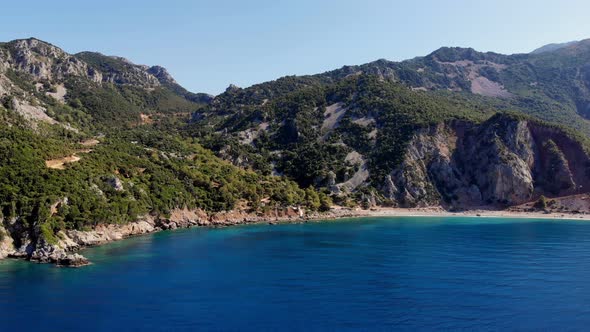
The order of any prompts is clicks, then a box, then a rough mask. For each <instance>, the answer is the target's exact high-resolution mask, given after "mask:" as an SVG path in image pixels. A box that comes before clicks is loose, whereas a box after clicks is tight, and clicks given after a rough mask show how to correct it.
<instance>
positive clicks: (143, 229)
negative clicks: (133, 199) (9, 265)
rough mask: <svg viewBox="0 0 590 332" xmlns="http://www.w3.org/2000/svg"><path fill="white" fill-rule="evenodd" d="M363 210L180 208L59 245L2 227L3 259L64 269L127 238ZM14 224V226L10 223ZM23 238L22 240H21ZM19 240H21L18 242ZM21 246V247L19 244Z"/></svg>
mask: <svg viewBox="0 0 590 332" xmlns="http://www.w3.org/2000/svg"><path fill="white" fill-rule="evenodd" d="M362 215H364V214H363V213H361V212H360V211H354V210H349V209H341V210H332V211H329V212H325V213H317V212H314V213H306V212H305V211H304V210H303V209H299V208H293V207H290V208H282V209H276V210H272V211H270V212H267V213H262V214H254V213H247V212H244V211H229V212H220V213H215V214H207V213H206V212H205V211H202V210H189V209H176V210H173V211H172V212H171V214H170V217H168V218H162V217H157V216H150V215H147V216H143V217H141V218H139V219H138V220H137V221H135V222H132V223H128V224H124V225H116V224H100V225H97V226H96V227H94V229H92V230H88V231H83V230H67V231H60V232H59V233H58V234H56V238H57V243H49V242H48V241H47V240H45V239H44V238H43V237H42V236H40V232H39V231H38V230H36V231H34V232H28V233H27V232H25V233H24V234H15V230H12V232H9V231H7V229H6V227H5V226H2V225H1V224H0V234H2V235H3V236H1V237H0V259H3V258H18V259H25V260H29V261H32V262H37V263H53V264H55V265H57V266H63V267H81V266H85V265H89V264H90V263H91V262H90V261H89V260H88V259H86V258H85V257H84V256H82V255H80V254H79V253H77V252H78V251H79V250H81V249H83V248H86V247H92V246H98V245H102V244H106V243H110V242H114V241H119V240H123V239H125V238H129V237H133V236H139V235H144V234H150V233H155V232H159V231H164V230H174V229H179V228H192V227H227V226H234V225H242V224H255V223H271V224H274V223H285V222H286V223H292V222H305V221H309V220H317V219H336V218H345V217H358V216H362ZM4 224H5V225H6V223H4ZM8 224H9V225H10V223H8ZM19 236H20V237H19ZM15 237H16V238H17V239H15ZM16 243H19V244H20V245H17V244H16Z"/></svg>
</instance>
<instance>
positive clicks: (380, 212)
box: [359, 208, 590, 220]
mask: <svg viewBox="0 0 590 332" xmlns="http://www.w3.org/2000/svg"><path fill="white" fill-rule="evenodd" d="M361 211H362V212H360V211H359V212H360V213H359V217H363V216H365V217H396V216H399V217H487V218H526V219H574V220H590V214H587V213H563V212H551V213H545V212H542V211H538V212H537V211H535V212H528V211H513V210H487V209H474V210H468V211H459V212H451V211H446V210H444V209H442V208H412V209H406V208H375V209H371V210H361Z"/></svg>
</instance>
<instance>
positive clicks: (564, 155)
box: [383, 116, 590, 208]
mask: <svg viewBox="0 0 590 332" xmlns="http://www.w3.org/2000/svg"><path fill="white" fill-rule="evenodd" d="M589 163H590V159H589V158H588V155H587V153H586V152H585V151H584V149H583V147H582V146H581V145H580V143H578V142H576V141H575V140H573V139H571V138H569V137H568V136H567V135H566V134H565V133H563V132H562V131H560V130H557V129H552V128H550V127H546V126H543V125H539V124H537V123H533V122H528V121H525V120H517V119H513V118H510V117H504V116H495V117H493V118H492V119H490V120H488V121H486V122H484V123H482V124H479V125H476V124H472V123H466V122H460V121H454V122H450V123H441V124H439V125H436V126H433V127H430V128H427V129H423V130H420V131H419V132H418V133H417V134H416V135H415V136H414V137H413V138H412V140H411V141H410V143H409V145H408V148H407V152H406V154H405V157H404V160H403V162H402V164H401V165H400V166H399V167H398V168H397V169H395V170H394V171H393V172H392V173H391V174H390V175H388V176H387V177H386V178H385V181H384V184H383V192H384V193H385V195H386V197H387V198H389V199H390V200H391V201H392V202H394V204H397V205H401V206H428V205H436V204H443V205H447V206H451V207H458V208H468V207H474V206H484V205H514V204H520V203H523V202H527V201H529V200H531V199H533V198H534V197H535V196H538V195H540V194H545V195H549V196H563V195H569V194H573V193H579V192H583V191H586V190H588V186H589V178H588V165H589Z"/></svg>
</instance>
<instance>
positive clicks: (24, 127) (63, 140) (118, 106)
mask: <svg viewBox="0 0 590 332" xmlns="http://www.w3.org/2000/svg"><path fill="white" fill-rule="evenodd" d="M208 98H209V97H207V96H205V95H202V94H193V93H190V92H188V91H186V90H184V89H183V88H182V87H180V86H179V85H178V84H176V82H175V81H174V80H173V79H172V78H171V77H170V75H168V74H167V73H166V71H165V70H164V69H163V68H161V67H147V66H139V65H134V64H131V63H129V62H128V61H126V60H123V59H121V58H115V57H106V56H103V55H100V54H97V53H82V54H78V55H70V54H67V53H65V52H63V51H62V50H60V49H59V48H57V47H55V46H53V45H50V44H48V43H45V42H41V41H39V40H36V39H28V40H19V41H14V42H10V43H6V44H2V45H0V99H1V100H2V101H3V103H2V104H1V105H0V258H4V257H5V256H7V255H9V256H12V257H25V258H29V259H35V260H40V261H53V262H57V263H63V264H69V263H70V262H72V261H74V263H75V261H76V260H77V258H76V257H71V256H70V255H68V254H67V250H69V249H71V247H70V246H71V245H72V243H74V239H71V238H69V237H68V235H66V232H71V231H79V230H87V231H89V230H92V229H94V228H96V227H102V226H101V225H105V224H107V225H108V224H112V225H118V226H117V227H120V225H126V224H128V223H131V222H136V221H138V220H145V219H146V218H148V219H151V220H155V222H157V224H158V225H160V226H158V227H164V228H165V227H172V226H170V223H171V224H174V225H176V223H175V222H170V223H168V221H167V220H170V218H172V217H173V216H174V215H178V214H179V213H180V214H181V215H182V214H183V213H184V212H182V211H191V212H190V214H189V215H193V216H198V219H199V223H202V222H205V221H203V220H208V218H213V217H214V216H215V214H218V213H221V212H223V211H231V210H234V209H237V210H239V211H240V213H250V214H252V215H257V214H260V215H269V216H271V215H276V213H277V211H282V210H283V209H284V208H293V207H294V208H299V207H301V209H306V210H309V211H315V210H318V209H321V208H325V207H326V206H329V199H328V198H327V197H326V196H321V195H319V194H318V193H317V192H315V191H313V190H307V191H305V190H302V189H300V188H299V187H298V186H297V185H296V184H295V183H294V182H292V181H289V180H287V179H284V178H279V177H274V176H267V175H260V174H257V173H255V172H253V171H250V170H244V169H240V168H238V167H235V166H233V165H231V164H230V163H228V162H225V161H223V160H221V159H219V158H217V157H215V156H214V155H213V154H212V153H211V152H210V151H209V150H206V149H204V148H203V147H201V146H200V145H199V144H198V143H196V142H194V141H193V140H192V139H191V138H186V137H182V136H180V135H178V134H177V133H176V130H175V128H176V126H179V125H181V124H183V123H186V122H187V121H188V119H189V117H190V113H191V112H192V111H194V110H196V109H199V108H200V107H202V106H203V102H206V101H207V100H208ZM161 127H165V128H166V130H162V129H161ZM187 213H188V212H187ZM194 218H197V217H194ZM244 218H245V217H242V219H244ZM183 220H184V219H182V218H181V219H180V220H176V221H177V222H178V223H180V224H183V225H190V223H189V224H187V223H186V222H185V221H183ZM193 221H194V222H195V223H196V222H197V221H195V220H192V221H191V222H193ZM154 227H155V226H152V227H151V228H150V229H152V230H153V229H155V228H154ZM174 227H176V226H174ZM135 231H136V228H135V227H131V228H130V229H129V232H128V234H133V233H134V232H135ZM76 236H80V235H76ZM78 240H79V241H82V240H80V239H78ZM83 243H84V242H83ZM68 248H69V249H68ZM76 264H77V263H76Z"/></svg>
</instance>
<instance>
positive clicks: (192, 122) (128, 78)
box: [0, 38, 590, 260]
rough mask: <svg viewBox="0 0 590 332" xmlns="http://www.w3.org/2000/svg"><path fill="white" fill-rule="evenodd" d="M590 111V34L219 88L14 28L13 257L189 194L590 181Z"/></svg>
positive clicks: (468, 202)
mask: <svg viewBox="0 0 590 332" xmlns="http://www.w3.org/2000/svg"><path fill="white" fill-rule="evenodd" d="M589 119H590V40H582V41H578V42H570V43H564V44H551V45H547V46H544V47H541V48H539V49H537V50H535V51H533V52H531V53H530V54H514V55H502V54H497V53H491V52H487V53H481V52H477V51H475V50H473V49H471V48H457V47H443V48H440V49H438V50H436V51H434V52H433V53H431V54H429V55H427V56H424V57H417V58H414V59H411V60H407V61H402V62H392V61H387V60H377V61H375V62H371V63H367V64H363V65H358V66H345V67H342V68H340V69H336V70H333V71H329V72H325V73H321V74H317V75H307V76H288V77H283V78H279V79H277V80H275V81H270V82H265V83H261V84H257V85H253V86H251V87H248V88H239V87H236V86H233V85H232V86H230V87H228V89H227V90H226V91H225V92H224V93H222V94H220V95H218V96H210V95H207V94H202V93H192V92H189V91H187V90H186V89H184V88H183V87H182V86H180V85H179V84H178V83H177V82H176V81H175V80H174V79H173V78H172V77H171V75H170V74H169V73H168V72H167V71H166V69H164V68H162V67H159V66H152V67H150V66H142V65H136V64H133V63H131V62H129V61H128V60H126V59H124V58H121V57H113V56H105V55H102V54H100V53H94V52H82V53H78V54H68V53H66V52H64V51H63V50H61V49H60V48H58V47H56V46H54V45H51V44H49V43H46V42H43V41H40V40H37V39H34V38H31V39H26V40H15V41H11V42H7V43H1V44H0V175H1V176H0V204H1V210H0V212H1V213H0V220H2V222H1V223H0V257H1V256H2V252H4V255H7V254H10V255H13V256H19V255H20V256H25V257H29V258H35V259H46V260H47V259H53V260H55V259H56V258H55V257H58V256H59V255H58V256H56V255H57V254H55V253H56V252H59V253H60V255H61V253H63V252H61V251H59V250H62V251H63V250H65V251H67V248H65V247H64V246H65V244H64V241H65V240H64V239H65V238H66V237H69V235H67V234H69V233H67V232H68V231H73V230H81V229H88V228H93V227H96V225H98V224H103V223H107V224H108V223H112V224H125V223H129V222H133V221H136V220H138V219H140V218H143V217H145V216H151V217H155V218H160V219H161V220H167V218H169V217H170V215H172V214H174V213H176V212H178V211H181V210H182V211H193V212H194V214H193V216H197V215H198V216H202V215H207V214H209V215H211V214H213V213H220V211H230V210H234V211H240V212H244V213H253V214H257V213H258V214H264V213H266V214H268V213H270V212H269V211H278V209H279V208H281V209H283V208H288V207H297V208H298V209H299V211H303V210H306V211H308V212H309V211H317V210H327V209H329V207H330V205H332V204H338V205H340V206H349V207H356V206H361V207H365V208H368V207H371V206H377V205H380V206H400V207H415V206H441V207H443V208H446V209H472V208H475V207H486V208H493V209H499V208H505V207H508V206H512V205H516V204H522V203H526V202H531V201H535V200H537V199H538V198H539V197H540V196H542V195H544V196H549V197H560V196H564V195H570V194H577V193H582V192H588V191H589V189H590V187H589V186H590V155H589V152H588V151H589V147H590V145H589V143H588V135H590V124H589V122H588V121H589ZM175 211H176V212H175ZM195 211H198V213H196V212H195ZM167 225H168V224H167ZM64 234H66V235H67V236H66V235H64ZM2 248H8V249H2ZM48 255H49V256H48ZM51 255H53V256H51ZM42 257H44V258H42ZM47 257H53V258H47ZM59 257H61V256H59Z"/></svg>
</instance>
